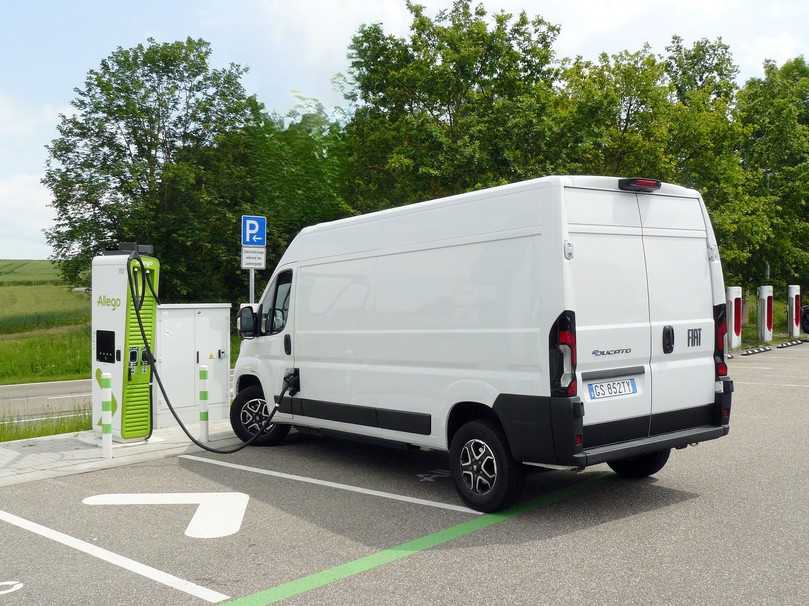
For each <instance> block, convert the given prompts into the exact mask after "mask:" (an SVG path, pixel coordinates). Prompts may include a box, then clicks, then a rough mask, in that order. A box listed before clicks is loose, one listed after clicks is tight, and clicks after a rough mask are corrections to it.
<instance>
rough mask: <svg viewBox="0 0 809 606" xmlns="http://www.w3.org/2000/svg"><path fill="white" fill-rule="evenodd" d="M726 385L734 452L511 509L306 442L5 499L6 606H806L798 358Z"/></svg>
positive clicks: (806, 373) (543, 480)
mask: <svg viewBox="0 0 809 606" xmlns="http://www.w3.org/2000/svg"><path fill="white" fill-rule="evenodd" d="M730 370H731V374H732V376H733V378H734V380H735V381H736V394H735V399H734V408H733V415H732V422H731V433H730V436H728V437H727V438H724V439H722V440H718V441H714V442H708V443H704V444H702V445H700V446H698V447H693V448H688V449H686V450H683V451H676V452H675V453H674V454H673V455H672V458H671V460H670V461H669V464H668V465H667V467H666V468H664V469H663V470H662V471H661V472H660V473H659V474H658V476H657V477H655V478H652V479H648V480H643V481H637V482H631V481H625V480H619V479H618V478H616V477H615V476H613V475H612V474H611V473H610V472H609V469H608V468H607V467H606V466H604V465H601V466H596V467H592V468H588V469H587V470H586V471H585V472H582V473H574V472H567V471H551V472H543V473H534V474H532V475H530V476H529V479H528V481H527V483H526V488H525V491H524V494H523V495H522V498H521V499H520V503H519V505H518V506H517V507H516V508H515V509H513V510H511V511H509V512H507V513H504V514H490V515H480V514H477V513H476V512H471V511H469V510H466V509H465V508H464V507H463V505H462V503H461V502H460V501H459V499H458V498H457V496H456V494H455V491H454V488H453V487H452V483H451V480H450V479H449V478H448V477H447V471H446V468H447V462H446V458H445V455H443V454H442V453H435V452H422V451H414V450H406V449H393V448H387V447H382V446H378V445H371V444H364V443H356V442H348V441H343V440H338V439H335V438H332V437H317V436H311V435H306V434H293V435H291V436H290V439H289V441H288V443H287V444H285V445H284V446H282V447H278V448H266V449H261V448H251V449H247V450H245V451H242V452H240V453H238V454H237V455H232V456H227V457H225V456H214V455H210V454H207V453H205V454H203V453H199V452H194V453H191V452H190V451H189V453H190V454H187V455H182V456H179V457H176V456H174V457H168V458H162V459H157V460H154V461H150V462H147V463H140V464H135V465H131V466H127V467H119V468H115V469H105V470H100V471H93V472H89V473H83V474H77V475H70V476H65V477H61V478H54V479H46V480H39V481H35V482H27V483H23V484H17V485H12V486H6V487H3V488H0V537H1V538H2V551H0V603H1V604H50V603H59V604H195V603H196V604H203V603H206V602H209V603H210V602H222V603H226V602H227V601H228V600H233V601H234V603H239V604H266V603H271V602H273V601H278V600H286V602H285V603H289V604H323V603H335V604H380V603H396V604H405V603H423V604H469V603H478V604H499V603H512V604H548V603H566V604H569V603H587V604H649V603H654V604H739V603H743V604H807V603H809V585H807V583H806V579H807V578H809V522H807V520H809V440H807V436H808V435H809V431H807V428H809V398H807V389H809V345H802V346H798V347H793V348H788V349H784V350H773V351H771V352H769V353H765V354H759V355H755V356H750V357H745V358H737V359H734V360H732V361H731V363H730ZM122 493H123V496H121V494H122ZM176 493H183V494H184V495H185V496H182V497H173V498H175V499H179V500H180V501H183V499H185V500H186V501H188V502H184V503H179V504H157V503H158V502H160V500H161V499H164V498H165V497H161V496H160V495H166V494H176ZM186 493H195V494H194V495H191V496H189V495H187V494H186ZM210 493H214V497H210ZM100 495H102V496H100ZM103 495H118V496H115V497H105V496H103ZM150 495H151V496H150ZM154 495H158V496H154ZM216 495H219V496H218V497H217V496H216ZM222 495H224V496H222ZM194 499H198V500H199V501H200V502H202V501H205V502H206V503H207V505H206V507H208V509H207V510H205V507H202V506H201V507H200V508H199V509H197V504H196V503H197V501H195V500H194ZM206 499H207V500H206ZM211 499H214V500H216V503H215V504H213V501H212V500H211ZM136 501H137V502H138V503H139V504H132V503H134V502H136ZM105 503H106V504H105ZM127 503H130V504H127ZM242 511H243V519H242V522H241V524H240V525H237V527H235V528H233V527H232V526H233V522H232V520H233V519H237V518H238V516H240V515H241V513H242ZM227 520H230V526H231V527H228V524H227ZM189 535H190V536H189ZM200 535H202V536H200Z"/></svg>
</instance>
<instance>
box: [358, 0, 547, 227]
mask: <svg viewBox="0 0 809 606" xmlns="http://www.w3.org/2000/svg"><path fill="white" fill-rule="evenodd" d="M407 6H408V9H409V10H410V12H411V14H412V16H413V22H412V25H411V35H410V39H409V40H408V39H403V38H396V37H393V36H390V35H386V34H384V32H383V31H382V26H381V25H378V24H375V25H367V26H363V27H362V28H360V31H359V33H358V34H357V35H356V36H354V38H353V40H352V43H351V46H350V47H349V48H350V54H349V57H350V60H351V69H350V75H351V79H352V82H353V89H352V90H350V92H349V93H348V94H349V99H350V100H351V101H352V102H354V103H356V104H357V105H356V107H355V110H354V113H353V115H352V118H351V120H350V122H349V123H348V125H347V128H346V148H345V149H346V153H347V159H346V163H347V164H346V166H347V172H346V176H345V182H344V183H343V184H342V186H343V191H344V195H345V198H346V199H347V200H349V201H350V202H351V204H352V206H354V207H355V208H357V209H359V210H361V211H363V212H365V211H370V210H377V209H380V208H386V207H388V206H393V205H399V204H405V203H409V202H415V201H419V200H424V199H428V198H434V197H439V196H443V195H448V194H453V193H458V192H460V191H466V190H468V189H478V188H481V187H487V186H491V185H496V184H500V183H504V182H507V181H515V180H520V179H523V178H526V177H529V176H536V175H538V174H542V173H543V172H545V171H546V170H547V169H548V168H550V167H551V166H552V165H553V161H552V156H553V151H552V150H553V148H552V143H553V141H552V138H551V134H552V132H553V130H554V126H553V124H552V122H551V121H549V120H548V108H549V106H550V105H552V104H553V100H554V95H553V89H552V85H553V80H554V77H555V73H556V68H555V67H554V65H553V59H554V54H553V50H552V44H553V42H554V40H555V38H556V35H557V33H558V31H559V30H558V28H557V27H556V26H554V25H551V24H549V23H548V22H546V21H545V20H543V19H541V18H539V17H537V18H535V19H529V18H528V16H527V15H526V14H525V13H522V14H520V15H519V16H518V17H517V18H516V19H513V18H512V16H511V15H509V14H506V13H498V14H496V15H494V17H493V21H491V22H490V20H488V19H487V15H486V12H485V10H484V9H483V8H482V7H477V8H475V9H474V10H473V9H472V8H471V6H470V3H469V2H463V1H459V2H455V3H454V4H453V5H452V7H451V8H450V9H448V10H446V11H442V12H440V13H439V15H438V16H437V17H436V18H435V19H434V20H433V19H430V18H428V17H427V16H426V15H425V14H424V9H423V8H422V7H421V6H418V5H415V4H411V3H408V5H407Z"/></svg>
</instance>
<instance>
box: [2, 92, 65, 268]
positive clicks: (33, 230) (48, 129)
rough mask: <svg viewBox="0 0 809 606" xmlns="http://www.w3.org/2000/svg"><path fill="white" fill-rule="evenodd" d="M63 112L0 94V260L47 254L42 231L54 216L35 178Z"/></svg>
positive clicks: (52, 106) (38, 177)
mask: <svg viewBox="0 0 809 606" xmlns="http://www.w3.org/2000/svg"><path fill="white" fill-rule="evenodd" d="M66 110H67V108H66V107H58V106H56V105H51V104H39V105H35V104H28V103H25V102H23V101H21V100H18V99H16V98H14V97H12V96H10V95H4V94H0V141H2V145H0V217H2V218H0V259H9V258H11V259H44V258H45V257H47V256H48V255H50V253H51V249H50V247H49V246H48V245H47V243H46V242H45V236H44V234H43V233H42V230H44V229H47V228H48V227H50V225H51V223H52V221H53V216H54V215H53V209H51V208H50V207H48V206H47V203H48V201H49V200H50V195H49V192H48V190H47V189H46V188H45V187H44V186H43V185H42V184H41V183H40V179H41V178H42V173H43V170H44V164H45V157H46V152H45V145H46V144H47V143H48V142H49V141H50V140H51V139H52V138H53V137H54V136H55V134H56V123H57V119H58V114H59V113H60V112H63V111H66Z"/></svg>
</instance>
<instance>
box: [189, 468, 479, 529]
mask: <svg viewBox="0 0 809 606" xmlns="http://www.w3.org/2000/svg"><path fill="white" fill-rule="evenodd" d="M180 458H181V459H188V460H190V461H199V462H200V463H209V464H211V465H219V466H220V467H228V468H230V469H238V470H240V471H250V472H252V473H259V474H261V475H265V476H272V477H273V478H283V479H284V480H295V481H296V482H305V483H307V484H317V485H319V486H328V487H329V488H336V489H337V490H346V491H348V492H357V493H359V494H367V495H371V496H374V497H382V498H383V499H391V500H393V501H403V502H405V503H414V504H416V505H426V506H427V507H437V508H438V509H449V510H450V511H460V512H461V513H471V514H474V515H477V516H479V515H481V512H479V511H475V510H474V509H469V508H468V507H463V506H461V505H452V504H450V503H441V502H439V501H429V500H427V499H418V498H416V497H408V496H405V495H401V494H395V493H392V492H384V491H381V490H371V489H370V488H361V487H359V486H352V485H351V484H340V483H339V482H329V481H328V480H318V479H316V478H307V477H306V476H298V475H295V474H291V473H283V472H281V471H272V470H270V469H262V468H260V467H250V466H249V465H239V464H238V463H228V462H226V461H218V460H216V459H208V458H205V457H197V456H194V455H180Z"/></svg>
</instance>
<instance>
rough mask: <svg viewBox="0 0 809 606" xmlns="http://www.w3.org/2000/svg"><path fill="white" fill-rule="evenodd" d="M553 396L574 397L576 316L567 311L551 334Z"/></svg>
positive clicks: (575, 389)
mask: <svg viewBox="0 0 809 606" xmlns="http://www.w3.org/2000/svg"><path fill="white" fill-rule="evenodd" d="M549 345H550V348H549V353H550V356H549V357H550V379H551V395H552V396H557V397H572V396H575V395H576V393H577V391H578V385H577V383H576V314H574V313H573V312H572V311H569V310H566V311H563V312H562V313H561V314H559V317H558V318H557V319H556V322H554V323H553V326H552V327H551V334H550V342H549Z"/></svg>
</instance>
